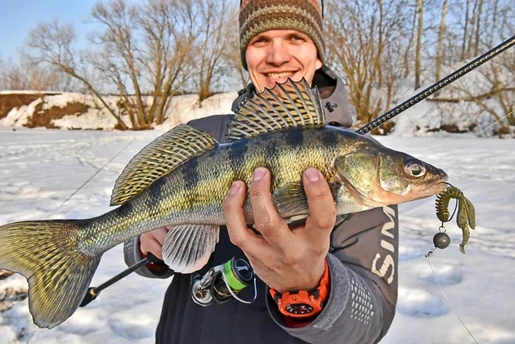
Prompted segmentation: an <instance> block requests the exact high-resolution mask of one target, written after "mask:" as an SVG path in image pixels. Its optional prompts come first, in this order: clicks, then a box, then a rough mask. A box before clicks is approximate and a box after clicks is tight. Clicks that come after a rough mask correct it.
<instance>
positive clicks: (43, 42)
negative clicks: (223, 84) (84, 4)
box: [29, 0, 195, 129]
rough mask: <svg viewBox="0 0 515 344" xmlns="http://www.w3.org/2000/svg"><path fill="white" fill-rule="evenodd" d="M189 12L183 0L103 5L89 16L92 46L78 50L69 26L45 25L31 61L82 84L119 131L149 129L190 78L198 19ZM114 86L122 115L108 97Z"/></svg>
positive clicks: (120, 0)
mask: <svg viewBox="0 0 515 344" xmlns="http://www.w3.org/2000/svg"><path fill="white" fill-rule="evenodd" d="M188 14H189V13H188V5H187V4H186V3H185V2H184V1H180V0H176V1H175V0H155V1H154V0H147V1H146V2H145V3H142V4H133V3H129V2H128V1H126V0H111V1H109V2H107V3H102V2H99V3H97V4H96V5H95V6H94V7H93V10H92V14H91V15H92V19H93V21H94V22H95V23H96V24H97V27H99V28H100V30H99V31H97V32H95V33H93V34H91V35H90V37H89V38H90V41H91V43H92V47H90V48H87V49H85V50H82V51H79V50H76V49H74V48H73V46H74V44H75V34H74V31H73V28H72V27H71V26H62V25H59V24H58V23H57V22H52V23H43V24H40V25H39V26H38V27H37V28H36V29H34V30H33V31H32V32H31V34H30V37H29V47H31V49H32V55H31V57H32V59H33V60H35V61H38V62H46V63H48V64H50V65H52V66H55V67H58V68H60V70H62V71H63V72H65V73H67V74H68V75H70V76H72V77H73V78H75V79H77V80H79V81H80V82H81V83H83V84H84V85H85V86H86V88H87V89H88V91H90V92H91V93H92V94H93V95H94V96H95V98H96V99H97V100H98V101H99V103H100V104H101V106H103V107H104V108H106V109H107V110H108V111H109V112H110V113H111V114H112V115H113V116H114V117H115V118H116V120H117V123H118V127H119V128H120V129H128V128H133V129H146V128H149V127H151V125H152V124H153V123H158V124H159V123H162V122H163V121H164V119H165V115H166V110H167V107H168V106H169V102H170V99H171V97H173V95H174V94H175V93H176V92H177V91H178V90H179V89H180V87H181V86H182V85H183V84H184V82H185V81H186V80H187V79H188V78H189V77H190V71H191V64H190V61H191V52H192V50H191V47H192V44H193V42H194V40H195V37H194V36H193V32H194V31H193V25H194V20H195V18H191V17H189V16H188ZM108 83H109V85H111V86H110V88H108V89H106V86H105V85H107V84H108ZM113 88H114V90H115V92H116V93H117V94H118V95H119V101H118V105H119V107H120V108H121V109H122V110H123V111H122V113H120V111H118V107H117V106H114V105H113V104H111V102H108V101H107V98H106V97H105V96H104V94H106V93H109V92H110V91H112V90H113ZM123 115H126V116H127V117H128V119H129V121H130V125H129V124H127V123H126V119H125V118H124V116H123Z"/></svg>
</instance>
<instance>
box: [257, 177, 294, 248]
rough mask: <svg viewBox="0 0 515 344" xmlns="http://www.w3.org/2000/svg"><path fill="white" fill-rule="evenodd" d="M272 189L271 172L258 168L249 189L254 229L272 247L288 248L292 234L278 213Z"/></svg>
mask: <svg viewBox="0 0 515 344" xmlns="http://www.w3.org/2000/svg"><path fill="white" fill-rule="evenodd" d="M270 188H271V175H270V172H269V171H268V170H267V169H265V168H262V167H259V168H257V169H256V170H255V171H254V175H253V177H252V183H251V185H250V189H249V196H250V202H251V204H252V212H253V214H254V227H255V228H256V229H257V230H258V231H259V232H260V233H261V235H262V236H263V238H265V240H266V241H268V242H269V243H270V244H271V245H273V246H275V247H281V246H286V245H288V240H289V239H290V238H291V236H292V233H291V231H290V230H289V228H288V226H287V225H286V224H285V222H284V221H283V219H282V218H281V217H280V216H279V214H278V213H277V208H276V207H275V204H274V202H273V199H272V194H271V192H270Z"/></svg>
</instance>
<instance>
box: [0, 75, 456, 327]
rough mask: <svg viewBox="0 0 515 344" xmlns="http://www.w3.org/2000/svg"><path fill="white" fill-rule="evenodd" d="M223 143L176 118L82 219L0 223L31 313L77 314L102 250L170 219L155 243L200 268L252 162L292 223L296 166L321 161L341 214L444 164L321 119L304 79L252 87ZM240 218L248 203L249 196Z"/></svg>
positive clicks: (171, 259)
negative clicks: (102, 205) (99, 210)
mask: <svg viewBox="0 0 515 344" xmlns="http://www.w3.org/2000/svg"><path fill="white" fill-rule="evenodd" d="M228 136H229V138H231V139H232V142H230V143H224V144H219V143H218V142H216V141H215V140H214V139H213V138H212V137H211V136H209V135H208V134H206V133H204V132H201V131H198V130H196V129H194V128H192V127H190V126H188V125H180V126H177V127H176V128H174V129H172V130H171V131H169V132H168V133H166V134H164V135H162V136H161V137H159V138H158V139H156V140H155V141H154V142H152V143H151V144H149V145H148V146H147V147H145V148H144V149H143V150H142V151H141V152H140V153H139V154H138V155H136V156H135V157H134V158H133V159H132V160H131V162H130V163H129V164H128V165H127V167H126V168H125V170H124V171H123V172H122V174H121V176H120V177H119V178H118V180H117V182H116V185H115V188H114V191H113V195H112V198H111V204H112V205H118V207H117V208H116V209H114V210H112V211H110V212H108V213H106V214H103V215H101V216H98V217H95V218H91V219H84V220H51V221H30V222H18V223H12V224H7V225H4V226H1V227H0V268H5V269H8V270H11V271H15V272H19V273H21V274H23V275H24V276H25V277H26V278H27V279H28V282H29V307H30V310H31V313H32V315H33V318H34V322H35V323H36V324H37V325H38V326H40V327H48V328H52V327H54V326H56V325H58V324H60V323H62V322H63V321H65V320H66V319H67V318H68V317H69V316H71V315H72V314H73V312H74V311H75V310H76V308H77V307H78V306H79V304H80V302H81V301H82V298H83V297H84V295H85V293H86V291H87V288H88V286H89V283H90V281H91V278H92V277H93V274H94V272H95V269H96V267H97V265H98V263H99V261H100V257H101V255H102V254H103V253H104V252H105V251H107V250H108V249H110V248H112V247H113V246H115V245H118V244H120V243H122V242H124V241H126V240H128V239H130V238H132V237H134V236H137V235H139V234H141V233H144V232H146V231H150V230H153V229H155V228H159V227H163V226H172V229H171V230H170V231H169V232H168V234H167V237H166V239H165V242H164V245H163V258H164V260H165V263H166V264H167V265H168V266H169V267H170V268H171V269H173V270H175V271H177V272H183V273H189V272H193V271H196V270H198V269H200V268H201V267H202V266H203V265H204V264H205V263H206V262H207V260H208V258H209V256H210V255H211V253H212V251H213V250H214V248H215V245H216V243H217V242H218V230H219V226H220V225H223V224H224V216H223V203H224V200H225V197H226V194H227V192H228V190H229V188H230V186H231V184H232V182H233V181H235V180H243V181H244V182H245V183H247V184H250V180H251V177H252V173H253V171H254V169H255V168H257V167H260V166H262V167H266V168H268V169H269V170H270V171H271V174H272V195H273V199H274V201H275V203H276V205H277V209H278V212H279V214H280V215H281V216H282V217H283V218H284V219H286V220H287V221H288V222H289V221H292V220H297V219H299V218H300V219H301V218H303V217H306V216H307V214H308V207H307V201H306V196H305V193H304V191H303V188H302V174H303V172H304V171H305V170H306V169H307V168H308V167H315V168H317V169H319V170H320V171H321V172H322V174H323V175H324V177H325V179H326V180H327V181H328V182H329V185H330V187H331V190H332V192H333V197H334V200H335V205H336V208H337V213H338V214H346V213H352V212H357V211H362V210H366V209H371V208H375V207H379V206H383V205H389V204H398V203H402V202H408V201H412V200H415V199H419V198H423V197H428V196H432V195H435V194H437V193H439V192H441V191H443V190H444V189H445V187H446V185H445V184H443V183H442V182H443V181H445V180H446V179H447V175H446V174H445V172H443V171H442V170H440V169H437V168H435V167H433V166H431V165H429V164H426V163H424V162H422V161H420V160H417V159H415V158H413V157H411V156H409V155H407V154H404V153H401V152H397V151H393V150H391V149H388V148H386V147H384V146H382V145H380V144H379V143H378V142H376V141H375V140H373V139H371V138H369V137H366V136H362V135H359V134H357V133H355V132H352V131H350V130H346V129H340V128H335V127H329V126H325V119H324V115H323V109H322V107H321V103H320V99H319V96H318V94H317V93H315V92H314V91H313V90H311V89H310V88H309V85H308V84H307V83H306V82H305V80H303V81H302V82H299V83H294V82H291V81H289V82H287V83H286V84H283V85H277V86H276V87H275V88H274V89H272V90H265V92H264V93H262V94H258V95H256V96H255V97H254V98H253V99H251V100H249V101H248V102H247V103H246V104H245V105H244V106H243V107H242V108H241V109H240V110H239V111H238V112H237V114H236V115H235V118H234V120H233V122H232V124H231V125H230V128H229V133H228ZM244 209H245V216H246V219H247V222H248V223H249V224H252V223H253V222H254V221H253V218H252V211H251V206H250V203H249V201H248V197H247V201H246V204H245V208H244Z"/></svg>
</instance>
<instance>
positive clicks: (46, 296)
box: [0, 220, 101, 328]
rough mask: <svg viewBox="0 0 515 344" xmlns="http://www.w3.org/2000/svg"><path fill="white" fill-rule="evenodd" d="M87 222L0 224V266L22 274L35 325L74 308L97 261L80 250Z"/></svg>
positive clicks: (55, 320) (49, 323) (51, 322)
mask: <svg viewBox="0 0 515 344" xmlns="http://www.w3.org/2000/svg"><path fill="white" fill-rule="evenodd" d="M87 226H88V224H87V222H86V220H50V221H27V222H16V223H11V224H7V225H4V226H0V268H5V269H7V270H11V271H13V272H17V273H20V274H22V275H23V276H25V278H27V281H28V283H29V309H30V313H31V314H32V317H33V321H34V323H35V324H36V325H37V326H39V327H44V328H53V327H55V326H57V325H59V324H61V323H62V322H63V321H65V320H66V319H68V318H69V317H70V316H71V315H72V314H73V313H74V312H75V310H76V309H77V308H78V307H79V305H80V303H81V301H82V299H83V297H84V295H85V294H86V292H87V289H88V286H89V283H90V282H91V279H92V277H93V275H94V273H95V270H96V268H97V266H98V263H99V262H100V257H101V254H100V255H96V256H93V255H88V254H86V253H84V252H82V251H81V245H80V244H81V243H82V242H83V239H82V238H83V236H84V234H85V233H87V232H88V231H87Z"/></svg>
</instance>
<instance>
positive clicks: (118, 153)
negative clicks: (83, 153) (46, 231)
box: [48, 138, 136, 217]
mask: <svg viewBox="0 0 515 344" xmlns="http://www.w3.org/2000/svg"><path fill="white" fill-rule="evenodd" d="M135 139H136V138H132V140H130V141H129V142H128V143H127V144H126V145H125V147H123V148H122V149H120V150H119V151H118V152H117V153H116V154H115V155H113V157H112V158H111V159H109V161H107V162H106V163H105V164H104V165H103V166H102V167H100V168H99V169H97V171H96V172H95V173H93V175H92V176H91V177H89V178H88V179H87V180H86V181H85V182H84V183H82V185H81V186H79V188H78V189H77V190H75V191H74V192H73V193H72V194H71V195H70V196H68V197H67V198H66V199H65V200H64V201H63V203H61V205H60V206H59V207H57V209H55V210H54V211H52V212H51V213H50V215H48V217H50V216H52V215H54V214H55V213H56V212H57V211H58V210H59V209H61V208H62V206H63V205H65V203H66V202H68V201H69V200H70V199H71V198H72V197H73V196H74V195H76V194H77V192H79V191H80V190H81V189H82V188H83V187H85V186H86V185H87V184H88V183H89V182H90V181H91V180H92V179H93V178H95V177H96V176H97V175H98V174H99V173H100V171H102V170H103V169H104V168H106V166H107V165H109V164H110V163H111V162H112V161H113V160H114V159H116V158H117V157H118V156H119V155H120V154H121V153H122V152H123V151H125V150H126V149H127V148H128V147H129V146H130V144H131V143H133V142H134V140H135Z"/></svg>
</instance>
